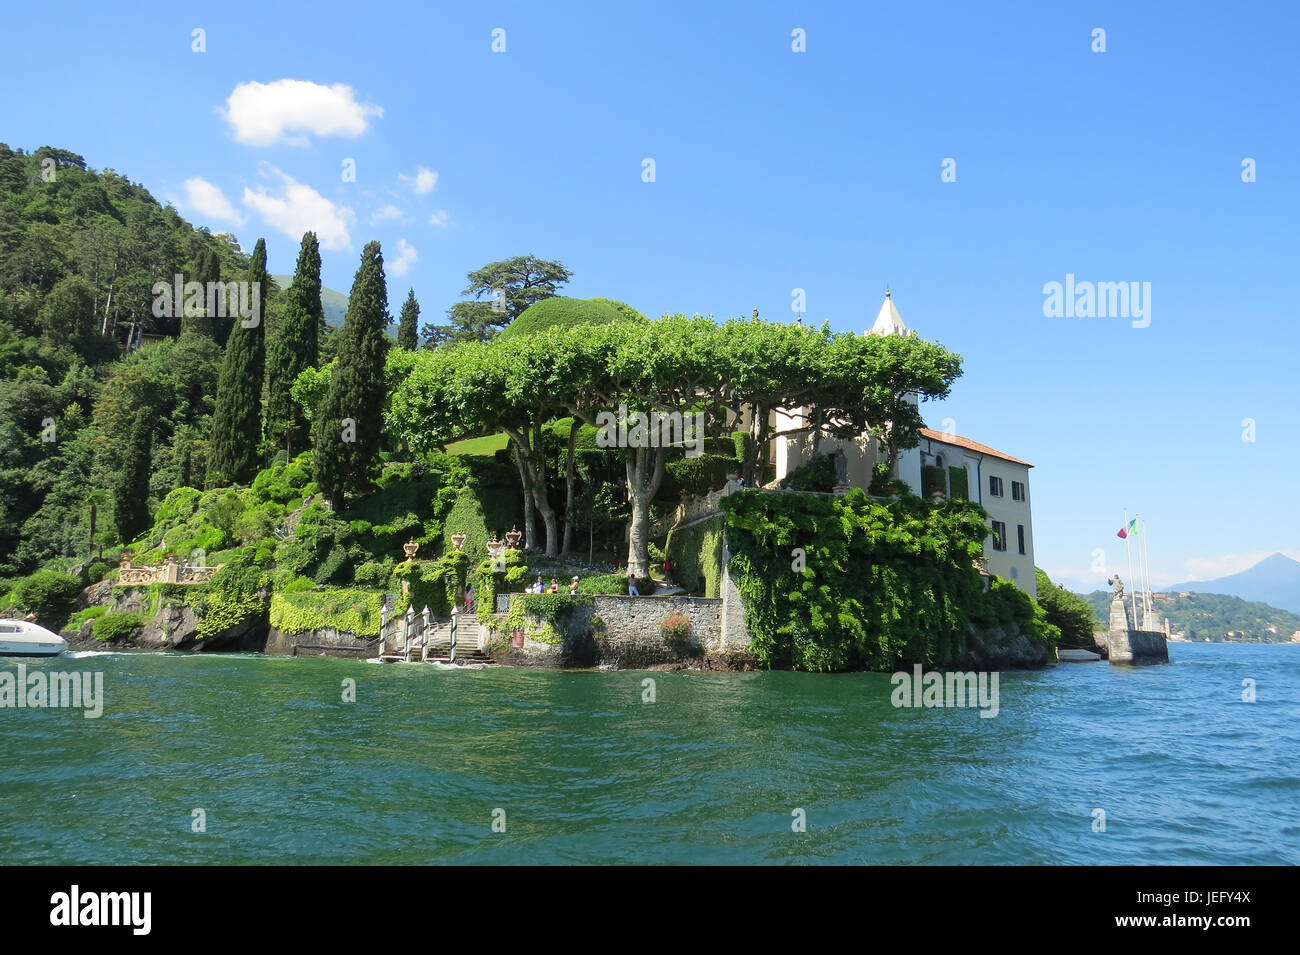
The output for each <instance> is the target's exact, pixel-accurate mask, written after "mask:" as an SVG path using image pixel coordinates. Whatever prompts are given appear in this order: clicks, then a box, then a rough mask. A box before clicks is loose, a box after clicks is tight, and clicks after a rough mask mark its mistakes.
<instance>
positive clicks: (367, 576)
mask: <svg viewBox="0 0 1300 955" xmlns="http://www.w3.org/2000/svg"><path fill="white" fill-rule="evenodd" d="M393 564H394V561H392V560H382V561H381V560H370V561H366V562H365V563H364V564H362V565H361V566H360V567H358V568H357V569H356V571H355V572H354V573H353V574H352V579H353V580H354V581H356V583H358V584H360V585H361V586H363V587H372V588H375V589H377V590H378V589H382V588H384V587H387V586H388V582H389V579H390V578H391V577H392V576H393Z"/></svg>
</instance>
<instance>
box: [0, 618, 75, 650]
mask: <svg viewBox="0 0 1300 955" xmlns="http://www.w3.org/2000/svg"><path fill="white" fill-rule="evenodd" d="M67 646H68V641H66V640H64V639H63V638H62V637H61V636H59V635H58V634H57V633H50V631H48V630H46V629H45V628H44V627H40V626H37V625H36V624H34V623H32V622H31V621H29V620H0V657H57V656H58V655H59V654H60V653H62V652H63V651H64V649H65V648H66V647H67Z"/></svg>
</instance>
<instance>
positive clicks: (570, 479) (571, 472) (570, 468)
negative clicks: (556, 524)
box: [560, 416, 582, 554]
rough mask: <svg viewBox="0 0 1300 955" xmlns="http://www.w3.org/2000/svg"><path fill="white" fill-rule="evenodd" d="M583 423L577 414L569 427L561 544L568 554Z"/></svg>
mask: <svg viewBox="0 0 1300 955" xmlns="http://www.w3.org/2000/svg"><path fill="white" fill-rule="evenodd" d="M581 426H582V423H581V422H580V421H579V420H578V418H577V417H576V416H575V417H574V419H573V426H572V427H571V428H569V461H568V464H567V465H566V467H565V471H564V542H563V543H562V544H561V545H560V552H561V553H564V554H567V553H569V551H571V550H572V549H573V517H574V514H573V483H574V478H575V477H576V473H575V472H576V470H577V467H576V463H575V461H574V458H575V457H576V456H577V455H576V453H575V452H576V449H577V446H578V428H580V427H581Z"/></svg>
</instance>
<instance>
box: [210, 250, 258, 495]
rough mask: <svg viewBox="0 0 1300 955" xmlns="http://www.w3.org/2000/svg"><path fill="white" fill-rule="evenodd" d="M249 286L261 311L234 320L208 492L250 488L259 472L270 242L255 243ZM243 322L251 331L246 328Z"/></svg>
mask: <svg viewBox="0 0 1300 955" xmlns="http://www.w3.org/2000/svg"><path fill="white" fill-rule="evenodd" d="M248 282H249V284H250V285H251V286H252V287H254V288H258V289H260V290H261V291H260V296H261V304H262V311H261V313H259V314H257V315H254V316H251V317H249V318H248V319H243V318H239V317H236V319H235V323H234V328H233V329H231V332H230V342H229V343H228V344H227V345H226V358H225V361H224V362H222V365H221V377H220V378H218V379H217V406H216V409H215V410H214V411H213V413H212V440H211V447H210V450H209V453H208V487H224V486H226V485H230V484H247V483H248V482H249V481H251V480H252V479H253V475H255V474H256V473H257V461H258V457H257V449H258V443H259V442H260V441H261V439H262V375H263V370H264V368H265V364H266V348H265V343H264V338H263V329H264V328H265V327H266V325H265V322H263V321H262V318H263V313H265V311H266V299H267V295H268V293H269V292H270V291H271V280H270V276H268V275H267V273H266V242H265V241H264V240H262V239H258V240H257V246H256V247H255V248H254V249H253V258H252V260H251V261H250V262H249V264H248ZM245 322H248V323H250V327H248V328H245V327H244V324H245Z"/></svg>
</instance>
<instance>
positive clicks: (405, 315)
mask: <svg viewBox="0 0 1300 955" xmlns="http://www.w3.org/2000/svg"><path fill="white" fill-rule="evenodd" d="M419 321H420V303H419V302H417V301H416V300H415V289H411V291H410V292H409V293H407V296H406V302H405V303H404V304H403V305H402V316H401V319H400V320H399V321H398V324H397V347H398V348H405V349H406V350H407V351H415V350H416V349H417V348H419V347H420V340H419V338H418V337H417V335H416V331H415V330H416V329H417V328H418V327H419V325H418V322H419Z"/></svg>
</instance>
